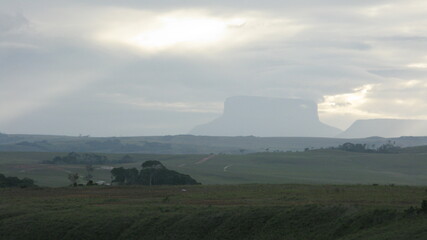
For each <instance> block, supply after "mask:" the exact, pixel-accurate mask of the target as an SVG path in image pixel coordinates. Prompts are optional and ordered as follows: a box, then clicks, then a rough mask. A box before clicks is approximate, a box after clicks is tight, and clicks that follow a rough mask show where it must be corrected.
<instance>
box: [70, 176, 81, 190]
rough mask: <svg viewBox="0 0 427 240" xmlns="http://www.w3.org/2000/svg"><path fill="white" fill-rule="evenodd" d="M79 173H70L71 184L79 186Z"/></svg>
mask: <svg viewBox="0 0 427 240" xmlns="http://www.w3.org/2000/svg"><path fill="white" fill-rule="evenodd" d="M79 177H80V176H79V174H78V173H70V174H68V180H70V182H71V184H72V185H73V186H74V187H75V186H77V180H79Z"/></svg>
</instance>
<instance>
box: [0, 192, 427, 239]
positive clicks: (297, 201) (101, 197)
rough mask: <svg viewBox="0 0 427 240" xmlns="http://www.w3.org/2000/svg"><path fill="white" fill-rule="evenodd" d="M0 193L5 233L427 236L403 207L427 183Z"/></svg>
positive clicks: (424, 218)
mask: <svg viewBox="0 0 427 240" xmlns="http://www.w3.org/2000/svg"><path fill="white" fill-rule="evenodd" d="M184 188H185V191H183V189H184ZM0 195H1V198H0V239H14V240H19V239H274V240H276V239H287V240H292V239H298V240H304V239H307V240H308V239H310V240H320V239H325V240H334V239H341V240H344V239H364V240H369V239H376V240H381V239H384V240H385V239H389V240H390V239H392V240H400V239H402V240H407V239H411V240H418V239H419V240H421V239H426V238H427V228H426V227H425V226H426V224H427V215H425V214H415V213H414V214H408V213H405V209H408V208H409V207H411V206H414V207H418V206H419V205H420V202H421V201H422V200H423V199H426V198H427V192H426V188H425V187H409V186H363V185H260V184H249V185H209V186H185V187H183V186H174V187H171V186H164V187H158V186H156V187H148V186H145V187H144V186H135V187H133V186H128V187H126V186H120V187H119V186H116V187H104V186H94V187H75V188H73V187H68V188H38V189H0Z"/></svg>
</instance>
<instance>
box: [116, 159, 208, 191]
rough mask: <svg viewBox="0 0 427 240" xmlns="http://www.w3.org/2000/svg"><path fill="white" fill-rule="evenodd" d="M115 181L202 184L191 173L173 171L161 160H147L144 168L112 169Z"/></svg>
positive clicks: (133, 183) (134, 183) (118, 182)
mask: <svg viewBox="0 0 427 240" xmlns="http://www.w3.org/2000/svg"><path fill="white" fill-rule="evenodd" d="M111 175H112V177H113V183H117V184H123V185H136V184H137V185H149V186H151V185H195V184H200V183H198V182H197V181H196V180H194V179H193V178H191V177H190V176H189V175H185V174H181V173H178V172H176V171H172V170H169V169H167V168H166V167H165V166H163V164H162V163H160V162H159V161H145V162H144V163H143V164H142V169H141V170H140V171H138V169H136V168H130V169H125V168H123V167H120V168H114V169H112V170H111Z"/></svg>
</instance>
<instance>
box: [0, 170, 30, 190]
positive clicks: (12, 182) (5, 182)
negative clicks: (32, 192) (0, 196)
mask: <svg viewBox="0 0 427 240" xmlns="http://www.w3.org/2000/svg"><path fill="white" fill-rule="evenodd" d="M36 186H37V185H35V184H34V180H33V179H31V178H23V179H20V178H17V177H6V176H5V175H3V174H1V173H0V188H5V187H20V188H27V187H36Z"/></svg>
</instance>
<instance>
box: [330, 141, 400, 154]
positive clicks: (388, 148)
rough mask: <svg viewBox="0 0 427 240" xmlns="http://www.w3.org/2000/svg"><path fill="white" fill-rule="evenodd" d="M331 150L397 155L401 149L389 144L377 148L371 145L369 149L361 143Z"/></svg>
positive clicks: (346, 144)
mask: <svg viewBox="0 0 427 240" xmlns="http://www.w3.org/2000/svg"><path fill="white" fill-rule="evenodd" d="M333 149H339V150H343V151H348V152H364V153H398V152H399V151H400V149H401V148H400V147H399V146H396V145H395V144H394V143H391V142H388V143H386V144H383V145H381V146H379V147H378V148H375V145H372V146H371V147H369V146H368V145H366V144H361V143H356V144H354V143H350V142H347V143H344V144H342V145H339V146H338V147H336V148H333Z"/></svg>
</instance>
